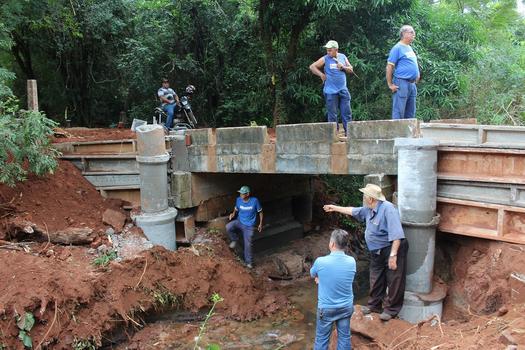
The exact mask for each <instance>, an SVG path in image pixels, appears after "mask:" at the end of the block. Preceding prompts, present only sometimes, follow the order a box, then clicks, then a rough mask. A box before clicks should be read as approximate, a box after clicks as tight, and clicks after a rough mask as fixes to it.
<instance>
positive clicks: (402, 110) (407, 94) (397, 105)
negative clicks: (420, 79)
mask: <svg viewBox="0 0 525 350" xmlns="http://www.w3.org/2000/svg"><path fill="white" fill-rule="evenodd" d="M393 83H394V84H395V85H397V86H399V89H397V92H394V94H393V95H392V119H407V118H415V116H416V96H417V87H416V83H411V82H409V81H408V80H405V79H400V78H394V80H393Z"/></svg>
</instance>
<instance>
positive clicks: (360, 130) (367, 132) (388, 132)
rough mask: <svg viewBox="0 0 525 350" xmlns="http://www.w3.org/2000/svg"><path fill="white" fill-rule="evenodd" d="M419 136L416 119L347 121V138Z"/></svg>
mask: <svg viewBox="0 0 525 350" xmlns="http://www.w3.org/2000/svg"><path fill="white" fill-rule="evenodd" d="M397 137H419V121H418V120H417V119H399V120H391V119H390V120H367V121H361V122H358V121H357V122H350V123H348V139H360V140H362V139H374V140H375V139H382V140H384V139H395V138H397Z"/></svg>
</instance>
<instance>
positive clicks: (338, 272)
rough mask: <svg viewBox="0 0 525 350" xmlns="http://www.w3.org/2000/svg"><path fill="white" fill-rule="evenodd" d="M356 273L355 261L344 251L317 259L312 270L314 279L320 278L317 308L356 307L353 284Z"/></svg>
mask: <svg viewBox="0 0 525 350" xmlns="http://www.w3.org/2000/svg"><path fill="white" fill-rule="evenodd" d="M355 273H356V263H355V259H354V258H353V257H351V256H348V255H346V254H345V252H343V251H335V252H331V253H330V255H326V256H321V257H319V258H317V259H315V262H314V264H313V266H312V268H311V269H310V275H311V276H312V277H319V285H318V289H317V307H318V308H320V309H335V308H342V307H350V306H353V305H354V292H353V290H352V283H353V282H354V276H355Z"/></svg>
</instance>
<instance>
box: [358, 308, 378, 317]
mask: <svg viewBox="0 0 525 350" xmlns="http://www.w3.org/2000/svg"><path fill="white" fill-rule="evenodd" d="M361 312H362V313H363V315H370V314H371V313H372V312H373V313H376V314H378V313H380V311H378V310H372V309H371V308H369V307H368V306H361Z"/></svg>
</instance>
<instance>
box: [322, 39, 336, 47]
mask: <svg viewBox="0 0 525 350" xmlns="http://www.w3.org/2000/svg"><path fill="white" fill-rule="evenodd" d="M323 47H326V48H327V49H338V48H339V44H338V43H337V41H335V40H330V41H328V42H327V43H326V45H325V46H323Z"/></svg>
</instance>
